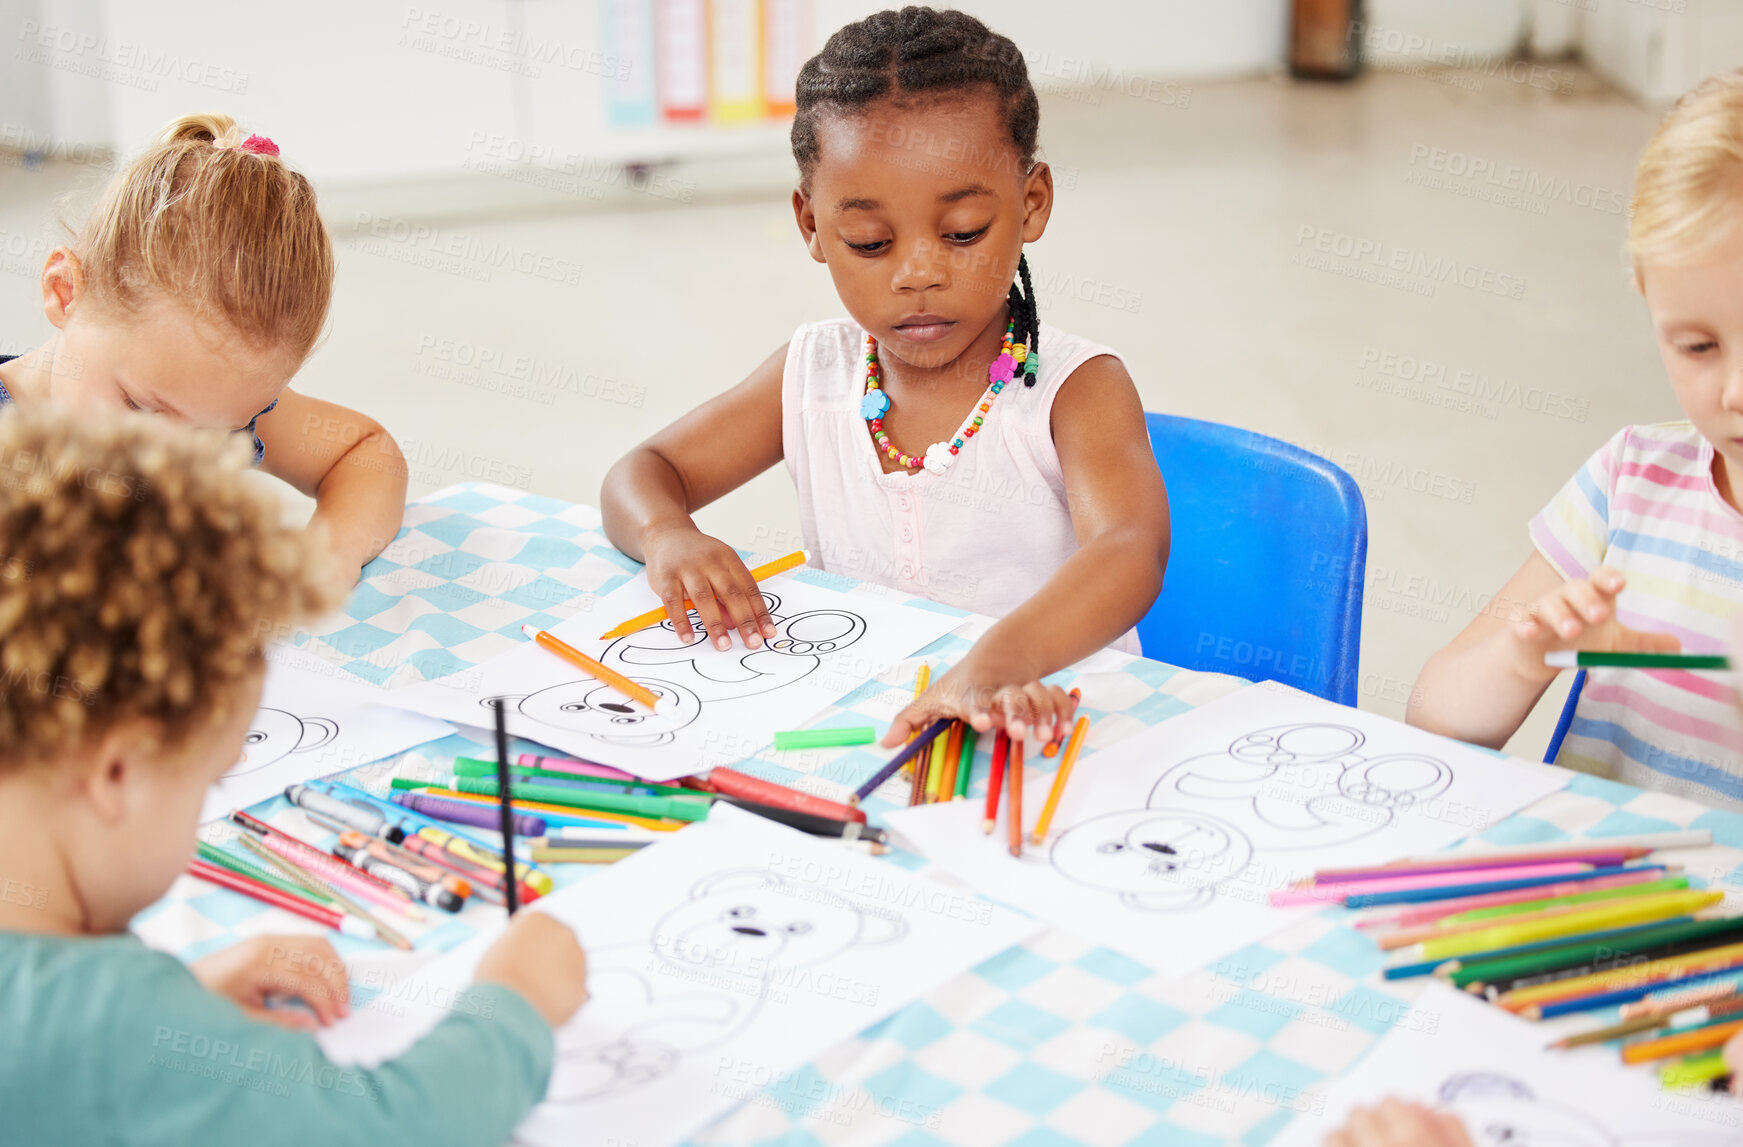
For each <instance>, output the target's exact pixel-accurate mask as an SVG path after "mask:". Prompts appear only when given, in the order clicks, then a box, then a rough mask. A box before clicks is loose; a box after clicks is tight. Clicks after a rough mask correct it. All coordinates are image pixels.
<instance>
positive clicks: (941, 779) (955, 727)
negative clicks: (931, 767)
mask: <svg viewBox="0 0 1743 1147" xmlns="http://www.w3.org/2000/svg"><path fill="white" fill-rule="evenodd" d="M962 729H963V724H962V722H961V721H956V722H953V723H952V724H951V726H950V732H948V733H946V734H945V735H944V756H943V759H942V760H941V761H940V762H939V764H940V767H939V770H938V784H937V786H936V788H937V792H936V795H935V796H934V797H933V798H932V799H933V800H939V801H948V800H955V799H956V769H957V766H958V765H959V764H960V763H961V761H962ZM926 784H927V787H928V788H931V787H933V786H932V782H931V781H930V780H928V781H927V782H926Z"/></svg>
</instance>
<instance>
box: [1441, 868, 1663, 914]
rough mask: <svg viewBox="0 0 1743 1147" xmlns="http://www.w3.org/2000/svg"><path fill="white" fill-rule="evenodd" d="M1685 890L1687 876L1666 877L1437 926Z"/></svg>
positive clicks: (1489, 910) (1497, 908) (1495, 908)
mask: <svg viewBox="0 0 1743 1147" xmlns="http://www.w3.org/2000/svg"><path fill="white" fill-rule="evenodd" d="M1688 886H1689V878H1688V877H1686V876H1667V877H1664V878H1663V879H1661V880H1649V881H1646V882H1644V883H1641V884H1624V885H1622V886H1621V887H1619V888H1593V889H1590V890H1588V891H1585V892H1571V893H1566V894H1563V895H1556V896H1545V897H1543V898H1541V899H1538V900H1522V901H1520V902H1519V903H1517V904H1492V905H1489V906H1488V907H1486V908H1472V909H1468V910H1467V911H1464V912H1455V913H1453V914H1452V915H1451V916H1443V917H1442V918H1441V920H1440V922H1441V923H1442V924H1464V923H1471V922H1476V921H1482V920H1503V919H1506V918H1508V917H1511V916H1523V915H1526V914H1527V913H1531V912H1541V911H1543V910H1544V909H1546V908H1565V907H1569V906H1572V905H1579V904H1591V903H1595V902H1598V901H1603V900H1626V899H1627V898H1628V897H1630V896H1648V895H1651V894H1652V893H1655V892H1675V891H1679V890H1681V889H1684V888H1687V887H1688Z"/></svg>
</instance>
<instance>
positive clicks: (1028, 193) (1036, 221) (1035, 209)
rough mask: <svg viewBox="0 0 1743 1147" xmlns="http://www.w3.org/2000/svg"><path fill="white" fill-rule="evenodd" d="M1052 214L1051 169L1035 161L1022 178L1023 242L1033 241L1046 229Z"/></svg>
mask: <svg viewBox="0 0 1743 1147" xmlns="http://www.w3.org/2000/svg"><path fill="white" fill-rule="evenodd" d="M1052 216H1053V169H1052V168H1051V167H1048V166H1047V165H1046V164H1045V163H1037V164H1035V166H1034V167H1032V168H1030V169H1029V174H1028V175H1027V176H1026V177H1025V178H1024V180H1023V242H1025V243H1033V242H1034V241H1035V240H1037V239H1039V238H1041V236H1042V235H1043V234H1045V233H1046V231H1047V220H1048V219H1050V218H1052Z"/></svg>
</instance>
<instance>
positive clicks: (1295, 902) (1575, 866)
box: [1271, 860, 1591, 908]
mask: <svg viewBox="0 0 1743 1147" xmlns="http://www.w3.org/2000/svg"><path fill="white" fill-rule="evenodd" d="M1590 868H1591V865H1589V864H1586V863H1585V862H1584V861H1577V860H1560V861H1556V862H1555V863H1553V864H1521V865H1517V866H1515V867H1513V868H1490V869H1486V870H1484V872H1483V875H1482V877H1481V878H1480V879H1482V880H1485V881H1487V880H1524V879H1528V878H1530V877H1533V876H1572V875H1573V874H1574V873H1576V872H1585V871H1587V870H1588V869H1590ZM1471 883H1474V881H1473V879H1472V877H1471V874H1470V873H1469V872H1463V871H1461V872H1433V873H1429V874H1427V875H1424V876H1391V877H1387V878H1386V879H1384V880H1352V881H1350V882H1349V883H1347V884H1329V885H1320V884H1309V885H1307V886H1305V887H1297V888H1283V889H1279V890H1278V891H1276V892H1273V893H1271V905H1272V907H1274V908H1293V907H1298V906H1300V905H1303V904H1342V903H1343V902H1344V901H1345V900H1347V899H1348V898H1350V897H1351V896H1355V895H1356V894H1358V893H1367V892H1407V891H1413V890H1415V889H1418V888H1439V887H1443V886H1447V885H1458V884H1471Z"/></svg>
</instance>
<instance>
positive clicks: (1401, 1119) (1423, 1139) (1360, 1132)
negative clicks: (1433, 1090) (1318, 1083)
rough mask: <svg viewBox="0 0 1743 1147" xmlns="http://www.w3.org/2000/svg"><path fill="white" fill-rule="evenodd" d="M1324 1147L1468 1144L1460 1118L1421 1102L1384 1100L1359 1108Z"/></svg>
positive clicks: (1454, 1146)
mask: <svg viewBox="0 0 1743 1147" xmlns="http://www.w3.org/2000/svg"><path fill="white" fill-rule="evenodd" d="M1325 1147H1471V1137H1470V1135H1469V1134H1467V1133H1466V1131H1465V1125H1464V1123H1463V1122H1462V1121H1460V1119H1459V1117H1458V1116H1456V1115H1453V1114H1451V1113H1450V1112H1445V1111H1433V1110H1430V1109H1429V1108H1427V1107H1424V1106H1423V1105H1422V1104H1420V1103H1405V1102H1403V1101H1402V1100H1397V1099H1386V1100H1382V1101H1381V1102H1380V1105H1379V1106H1378V1107H1371V1108H1370V1107H1358V1108H1356V1109H1355V1110H1354V1111H1353V1112H1351V1113H1350V1121H1349V1122H1348V1123H1346V1124H1344V1125H1343V1126H1342V1127H1341V1128H1339V1129H1338V1130H1336V1131H1333V1132H1332V1133H1331V1134H1330V1135H1327V1136H1326V1137H1325Z"/></svg>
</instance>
